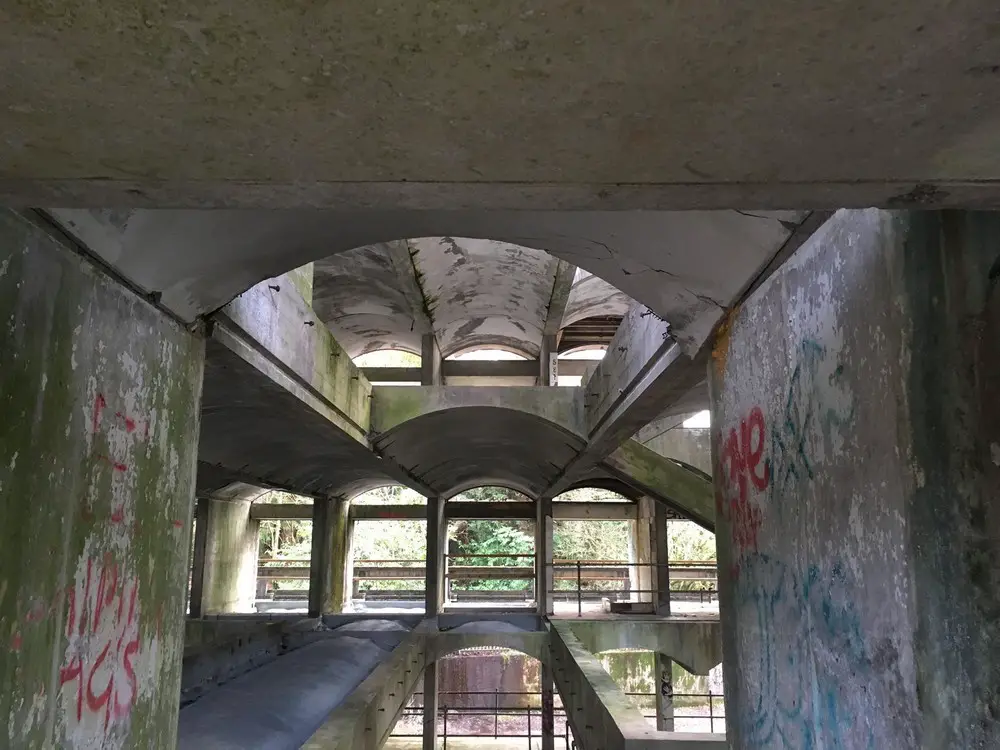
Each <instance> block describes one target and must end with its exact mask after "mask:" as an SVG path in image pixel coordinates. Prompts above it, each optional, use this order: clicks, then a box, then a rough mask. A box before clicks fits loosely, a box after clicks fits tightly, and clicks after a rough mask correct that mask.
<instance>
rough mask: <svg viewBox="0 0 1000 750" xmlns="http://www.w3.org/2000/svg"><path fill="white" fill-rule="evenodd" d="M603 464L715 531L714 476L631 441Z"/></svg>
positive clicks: (651, 495) (629, 481)
mask: <svg viewBox="0 0 1000 750" xmlns="http://www.w3.org/2000/svg"><path fill="white" fill-rule="evenodd" d="M601 466H602V467H603V468H604V469H605V470H606V471H608V472H609V473H611V474H613V475H614V476H616V477H618V478H619V479H620V480H621V481H623V482H626V483H627V484H630V485H632V486H633V487H635V488H636V489H637V490H639V491H640V492H642V493H645V494H647V495H649V496H650V497H653V498H654V499H656V500H658V501H660V502H662V503H666V505H668V506H669V507H670V508H671V509H673V510H675V511H676V512H678V513H679V514H680V515H681V516H683V517H685V518H689V519H691V520H692V521H694V522H695V523H697V524H698V525H699V526H702V527H704V528H705V529H707V530H709V531H712V532H714V531H715V490H714V488H713V486H712V480H711V477H708V476H706V475H705V474H703V473H702V472H700V471H698V470H697V469H694V468H693V467H690V466H687V465H686V464H683V463H681V462H680V461H676V460H674V459H670V458H666V457H664V456H661V455H660V454H658V453H656V452H654V451H652V450H650V449H649V448H647V447H646V446H644V445H642V444H641V443H638V442H636V441H635V440H629V441H628V442H627V443H625V444H624V445H622V446H621V447H620V448H619V449H618V450H616V451H615V452H614V453H612V454H611V455H610V456H608V457H607V458H605V459H604V461H602V462H601Z"/></svg>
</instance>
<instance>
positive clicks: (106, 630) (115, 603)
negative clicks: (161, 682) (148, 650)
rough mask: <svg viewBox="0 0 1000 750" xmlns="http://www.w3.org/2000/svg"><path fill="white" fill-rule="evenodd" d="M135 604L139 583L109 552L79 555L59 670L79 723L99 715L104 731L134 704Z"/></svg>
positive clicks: (137, 626) (138, 648)
mask: <svg viewBox="0 0 1000 750" xmlns="http://www.w3.org/2000/svg"><path fill="white" fill-rule="evenodd" d="M139 606H140V600H139V581H138V580H137V579H136V578H135V576H132V575H128V574H127V573H126V571H125V570H124V568H123V566H122V565H120V564H119V563H118V562H117V561H115V560H114V559H113V558H112V557H111V555H110V554H109V555H105V556H104V557H103V559H94V558H93V557H85V558H84V557H81V559H80V563H79V565H78V568H77V576H76V585H75V586H74V587H73V588H72V589H71V590H70V592H69V597H68V603H67V615H66V638H67V639H68V641H69V645H68V646H67V649H66V655H65V658H64V661H63V665H62V668H61V669H60V672H59V678H60V684H61V685H62V686H63V688H64V689H65V690H66V691H68V693H64V697H65V698H66V699H67V700H68V703H67V705H68V706H72V708H71V712H72V714H73V715H74V716H75V719H76V721H77V722H84V721H86V720H87V719H88V718H89V717H91V716H93V717H97V718H98V719H99V720H100V721H101V722H103V729H104V730H105V731H106V730H107V729H108V727H109V726H110V725H111V724H112V723H116V722H121V721H123V720H125V719H126V718H127V717H128V715H129V713H130V712H131V710H132V707H133V706H134V705H135V701H136V698H137V685H136V674H135V662H136V658H137V656H138V653H139V650H140V640H139Z"/></svg>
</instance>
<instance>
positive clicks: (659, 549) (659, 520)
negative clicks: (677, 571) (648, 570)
mask: <svg viewBox="0 0 1000 750" xmlns="http://www.w3.org/2000/svg"><path fill="white" fill-rule="evenodd" d="M668 516H669V513H667V509H666V506H664V505H663V503H658V502H655V501H654V502H653V532H652V536H653V560H654V562H655V563H656V567H655V568H654V569H653V581H654V583H653V588H654V589H656V593H655V595H654V597H653V601H654V604H655V611H656V614H658V615H661V616H663V617H669V616H670V530H669V526H668V525H667V517H668Z"/></svg>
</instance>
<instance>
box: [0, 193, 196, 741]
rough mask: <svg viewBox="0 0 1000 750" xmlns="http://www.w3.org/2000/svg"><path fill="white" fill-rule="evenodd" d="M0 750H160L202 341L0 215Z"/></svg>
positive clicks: (174, 654)
mask: <svg viewBox="0 0 1000 750" xmlns="http://www.w3.org/2000/svg"><path fill="white" fill-rule="evenodd" d="M0 352H2V357H3V361H2V364H0V519H3V523H2V526H0V570H2V571H3V574H2V576H0V715H2V716H3V717H5V718H4V721H5V725H4V729H3V736H4V738H5V739H4V740H3V742H2V743H0V744H2V745H3V746H4V747H14V748H36V747H38V748H40V747H59V748H67V749H68V750H76V749H82V748H96V747H114V748H124V749H131V748H149V747H174V746H175V745H176V743H177V712H178V704H179V696H180V675H181V657H182V654H183V649H184V609H185V600H186V598H187V587H188V572H189V567H188V566H189V562H190V553H191V546H190V545H191V526H192V523H191V521H192V514H193V509H194V487H195V463H196V460H197V452H198V420H199V411H200V393H201V382H202V370H203V366H204V341H203V340H202V339H201V338H199V337H197V336H195V335H193V334H192V333H190V332H189V331H187V330H185V329H184V328H183V327H182V326H179V325H177V324H175V323H174V322H173V321H172V320H170V319H168V318H166V317H165V316H163V315H162V314H160V313H159V312H158V311H157V310H156V309H155V308H153V307H151V306H150V305H149V304H147V303H146V302H145V301H144V300H142V299H140V298H139V297H137V296H136V295H134V294H133V293H132V292H131V291H129V290H127V289H125V288H124V287H122V286H121V285H120V284H118V283H117V282H115V281H114V280H112V279H109V278H107V277H105V276H104V275H103V274H102V272H101V271H100V270H99V269H97V268H94V267H92V266H90V265H89V264H88V263H87V261H86V260H85V259H84V258H83V257H82V256H81V255H80V254H79V253H78V252H76V251H75V250H71V249H69V248H67V247H65V246H64V245H62V244H61V242H60V241H59V240H58V239H56V238H54V237H53V236H52V235H50V234H49V233H48V231H47V230H45V229H41V228H39V227H37V226H36V225H35V224H33V223H32V222H31V221H30V220H28V219H25V218H22V217H21V216H19V215H18V214H16V213H14V212H12V211H6V210H0Z"/></svg>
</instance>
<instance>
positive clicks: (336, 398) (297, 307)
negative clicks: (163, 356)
mask: <svg viewBox="0 0 1000 750" xmlns="http://www.w3.org/2000/svg"><path fill="white" fill-rule="evenodd" d="M302 275H303V272H302V271H301V270H297V271H293V272H291V274H283V275H282V276H279V277H276V278H273V279H268V280H266V281H263V282H261V283H260V284H257V285H256V286H253V287H251V288H250V289H248V290H246V291H245V292H243V293H242V294H240V295H239V296H238V297H236V299H234V300H233V301H232V302H230V303H229V304H228V305H226V306H225V307H224V308H223V309H222V310H221V311H220V312H219V314H218V315H217V316H216V320H217V324H222V325H225V326H227V327H231V330H233V332H234V333H235V334H236V335H238V336H241V337H244V338H246V339H247V340H249V341H252V342H253V345H254V346H255V347H258V348H261V349H263V350H264V351H265V352H266V353H267V355H268V356H269V357H270V358H271V359H272V360H273V361H274V362H275V363H276V364H279V365H280V366H281V367H282V368H283V369H287V370H289V371H290V372H291V373H294V375H296V376H298V378H299V379H300V380H301V381H302V382H303V383H304V384H305V385H306V386H307V387H308V388H310V389H312V390H313V391H315V392H316V393H317V395H319V396H320V397H321V398H323V399H325V400H326V401H327V402H328V403H329V404H331V405H332V406H333V408H334V409H335V410H336V411H337V412H338V416H339V417H340V418H341V419H340V420H338V421H341V422H343V423H344V424H343V425H342V426H343V427H344V429H345V430H347V431H348V432H356V433H359V434H360V435H362V436H363V435H364V433H365V431H366V430H367V429H368V414H369V404H368V400H369V396H370V395H371V384H370V383H369V382H368V380H367V379H366V378H365V377H364V375H362V373H361V371H360V370H359V369H358V368H357V367H356V366H355V365H354V363H353V362H351V358H350V356H349V355H348V354H347V352H346V351H345V350H344V349H343V347H341V345H340V344H338V343H337V341H336V339H334V338H333V334H331V333H330V331H329V330H328V329H327V328H326V326H325V325H323V324H322V322H321V321H319V320H318V318H317V317H316V313H315V312H313V309H312V308H311V307H310V305H309V302H308V301H306V300H305V299H304V298H303V296H302V294H301V293H300V291H299V289H298V286H301V281H300V279H301V277H302ZM297 281H298V282H299V283H298V285H297V284H296V282H297Z"/></svg>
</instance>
